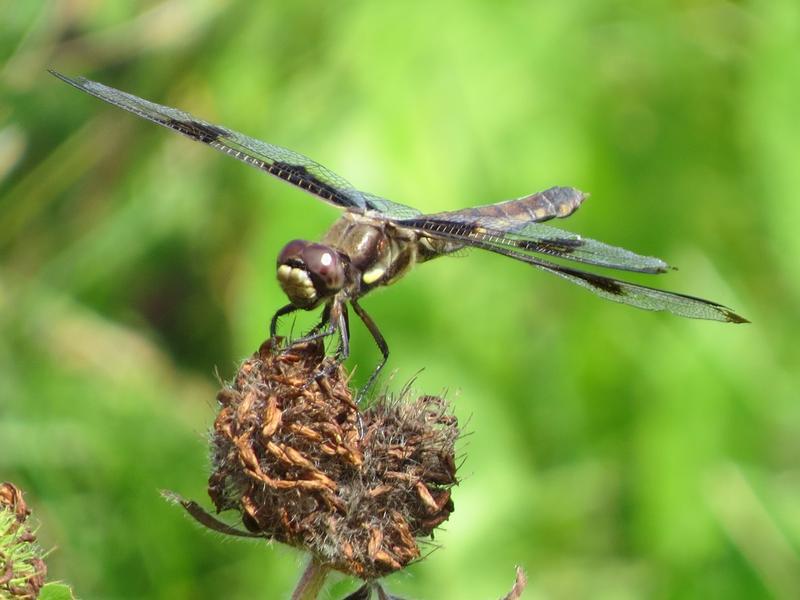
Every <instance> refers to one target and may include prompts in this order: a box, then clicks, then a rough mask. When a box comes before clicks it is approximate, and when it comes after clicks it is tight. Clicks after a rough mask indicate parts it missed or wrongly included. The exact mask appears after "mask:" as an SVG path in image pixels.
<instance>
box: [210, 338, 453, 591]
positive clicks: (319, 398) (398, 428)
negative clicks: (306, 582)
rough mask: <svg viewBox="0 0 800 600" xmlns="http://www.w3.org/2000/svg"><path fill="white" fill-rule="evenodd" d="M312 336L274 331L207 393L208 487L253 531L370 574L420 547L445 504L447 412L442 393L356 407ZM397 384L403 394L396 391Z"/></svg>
mask: <svg viewBox="0 0 800 600" xmlns="http://www.w3.org/2000/svg"><path fill="white" fill-rule="evenodd" d="M329 360H331V359H326V358H325V355H324V350H323V347H322V345H321V344H319V343H305V344H297V345H294V346H292V347H290V348H288V349H287V350H284V351H282V352H280V351H278V350H277V349H276V344H275V342H273V341H270V342H265V343H264V345H262V347H261V348H260V349H259V351H258V352H257V353H256V354H255V355H253V356H252V357H251V358H250V359H248V360H247V361H245V362H244V364H243V365H242V366H241V368H240V370H239V373H238V374H237V376H236V378H235V380H234V381H233V383H232V384H231V385H230V386H229V387H226V388H224V389H223V390H222V391H221V392H220V393H219V395H218V397H217V398H218V400H219V404H220V411H219V414H218V415H217V418H216V421H215V424H214V431H213V433H212V440H211V445H212V462H213V472H212V474H211V477H210V479H209V494H210V496H211V499H212V500H213V502H214V504H215V505H216V508H217V510H218V511H223V510H229V509H234V510H237V511H239V512H240V513H241V515H242V522H243V523H244V525H245V526H246V527H247V528H248V529H249V530H250V531H253V532H260V533H264V534H265V535H268V536H269V537H271V538H273V539H275V540H278V541H280V542H284V543H286V544H290V545H292V546H296V547H298V548H302V549H305V550H307V551H309V552H311V553H312V554H313V555H314V556H315V557H316V558H317V560H319V561H320V562H321V563H323V564H326V565H329V566H330V567H332V568H334V569H337V570H340V571H343V572H345V573H349V574H351V575H355V576H357V577H360V578H362V579H366V580H371V579H376V578H378V577H381V576H384V575H387V574H388V573H391V572H393V571H396V570H398V569H401V568H403V567H404V566H406V565H407V564H408V563H409V562H411V561H413V560H415V559H417V558H419V557H420V549H419V546H418V543H417V538H422V537H426V536H429V535H431V533H432V532H433V530H434V529H435V528H436V527H437V526H439V525H440V524H441V523H442V522H444V521H446V520H447V518H448V517H449V516H450V513H451V512H452V511H453V502H452V500H451V498H450V488H451V487H452V486H453V485H455V484H456V482H457V479H456V467H455V459H454V456H455V454H454V452H455V451H454V446H455V443H456V440H457V439H458V436H459V429H458V423H457V421H456V418H455V417H454V416H453V415H452V414H451V412H450V409H449V406H448V404H447V403H446V402H445V401H444V400H442V399H441V398H437V397H433V396H422V397H420V398H418V399H417V400H415V401H408V400H406V399H405V398H398V399H395V400H389V399H386V398H382V399H381V400H379V401H377V402H375V403H374V404H373V406H371V407H370V408H368V409H367V410H365V411H363V412H360V411H359V408H358V406H357V405H356V403H355V402H354V400H353V393H352V391H351V390H350V388H349V387H348V385H347V374H346V372H345V370H344V368H343V367H341V366H340V365H336V364H333V363H330V362H328V361H329ZM404 395H405V394H404Z"/></svg>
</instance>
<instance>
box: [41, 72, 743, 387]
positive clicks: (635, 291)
mask: <svg viewBox="0 0 800 600" xmlns="http://www.w3.org/2000/svg"><path fill="white" fill-rule="evenodd" d="M51 73H52V74H53V75H55V76H56V77H58V78H59V79H61V80H63V81H65V82H67V83H69V84H70V85H73V86H75V87H76V88H78V89H79V90H83V91H84V92H87V93H88V94H91V95H92V96H96V97H97V98H100V99H101V100H105V101H106V102H108V103H110V104H113V105H115V106H118V107H120V108H123V109H125V110H127V111H130V112H132V113H133V114H135V115H137V116H139V117H142V118H144V119H147V120H149V121H153V122H154V123H158V124H159V125H163V126H164V127H168V128H170V129H172V130H174V131H177V132H178V133H182V134H183V135H185V136H187V137H190V138H192V139H193V140H197V141H200V142H203V143H204V144H207V145H209V146H211V147H212V148H214V149H216V150H219V151H221V152H224V153H225V154H227V155H229V156H232V157H234V158H236V159H238V160H241V161H242V162H245V163H247V164H249V165H252V166H254V167H256V168H257V169H260V170H262V171H266V172H267V173H269V174H270V175H273V176H275V177H277V178H279V179H282V180H283V181H286V182H288V183H291V184H292V185H295V186H297V187H299V188H300V189H302V190H305V191H306V192H309V193H310V194H312V195H313V196H316V197H317V198H320V199H321V200H324V201H325V202H328V203H329V204H333V205H335V206H338V207H340V208H343V209H345V211H346V212H345V213H344V215H342V217H341V218H340V219H339V220H338V221H337V222H336V223H335V224H334V225H333V227H331V229H330V230H329V231H328V233H327V234H326V235H325V237H324V238H323V240H322V243H313V242H308V241H304V240H294V241H291V242H289V243H288V244H287V245H286V246H285V247H284V248H283V250H282V251H281V253H280V256H279V257H278V282H279V283H280V286H281V288H282V289H283V291H284V292H285V293H286V295H287V296H288V298H289V304H287V305H286V306H284V307H283V308H281V309H279V310H278V311H277V312H276V313H275V316H274V317H273V318H272V321H271V323H270V333H271V335H273V336H274V335H275V332H276V327H277V322H278V318H279V317H281V316H282V315H286V314H288V313H291V312H294V311H296V310H300V309H302V310H311V309H314V308H317V307H319V306H323V307H324V308H323V311H322V320H321V322H320V324H319V325H317V327H315V328H314V329H313V330H312V333H311V334H310V336H308V337H311V338H314V337H323V336H327V335H332V334H334V333H336V332H338V333H339V335H340V341H339V348H338V351H337V356H338V358H339V359H340V360H344V359H345V358H346V357H347V356H348V355H349V323H348V316H347V304H348V303H349V304H350V306H352V307H353V310H355V312H356V314H357V315H358V316H359V317H360V318H361V320H362V321H363V322H364V324H365V325H366V327H367V328H368V329H369V331H370V333H371V334H372V336H373V338H374V339H375V342H376V344H377V345H378V347H379V348H380V351H381V353H382V355H383V359H382V361H381V363H380V364H379V365H378V366H377V368H376V369H375V371H374V372H373V373H372V375H371V377H370V379H369V381H368V383H367V387H368V386H369V385H370V384H371V383H372V381H373V380H374V378H375V376H377V374H378V372H379V371H380V369H381V368H382V367H383V365H384V364H385V363H386V360H387V358H388V356H389V347H388V345H387V343H386V341H385V340H384V338H383V336H382V335H381V333H380V331H379V330H378V328H377V326H376V325H375V323H374V321H373V320H372V319H371V318H370V316H369V315H368V314H367V313H366V312H365V311H364V309H363V308H362V307H361V305H360V304H359V299H360V298H361V296H363V295H364V294H366V293H367V292H369V291H370V290H372V289H373V288H376V287H379V286H384V285H389V284H391V283H394V282H395V281H397V280H398V279H399V278H400V277H402V276H403V275H405V274H406V273H407V272H408V271H409V269H411V267H413V266H414V265H415V264H416V263H420V262H425V261H427V260H430V259H432V258H436V257H437V256H442V255H446V254H451V253H453V252H455V251H457V250H459V249H462V248H465V247H467V248H480V249H483V250H488V251H490V252H495V253H497V254H502V255H503V256H508V257H510V258H513V259H515V260H519V261H521V262H524V263H527V264H529V265H532V266H534V267H536V268H538V269H541V270H543V271H547V272H548V273H552V274H554V275H558V276H559V277H562V278H564V279H566V280H567V281H570V282H572V283H575V284H577V285H579V286H581V287H584V288H586V289H588V290H589V291H591V292H594V293H595V294H597V295H598V296H601V297H603V298H606V299H608V300H613V301H614V302H621V303H623V304H629V305H631V306H635V307H637V308H642V309H645V310H654V311H661V310H664V311H668V312H671V313H673V314H676V315H679V316H681V317H689V318H694V319H711V320H715V321H725V322H728V323H746V322H747V320H746V319H744V318H743V317H741V316H739V315H737V314H736V313H734V312H733V311H731V310H730V309H728V308H726V307H724V306H722V305H721V304H717V303H716V302H711V301H710V300H703V299H701V298H696V297H693V296H686V295H683V294H676V293H673V292H666V291H662V290H657V289H653V288H650V287H646V286H643V285H637V284H634V283H629V282H625V281H620V280H618V279H613V278H611V277H606V276H603V275H597V274H595V273H588V272H585V271H581V270H578V269H576V268H573V267H570V266H564V265H561V264H558V263H555V262H552V261H551V260H549V259H548V258H544V257H553V258H558V259H566V260H570V261H574V262H578V263H586V264H589V265H596V266H600V267H608V268H612V269H619V270H623V271H634V272H638V273H664V272H666V271H667V270H668V269H669V266H668V265H667V264H666V263H665V262H664V261H662V260H660V259H658V258H654V257H651V256H640V255H638V254H635V253H633V252H631V251H629V250H625V249H623V248H617V247H614V246H609V245H607V244H604V243H602V242H598V241H595V240H592V239H588V238H584V237H581V236H579V235H577V234H574V233H569V232H566V231H562V230H560V229H556V228H555V227H552V226H550V225H545V224H543V222H544V221H548V220H550V219H552V218H555V217H558V218H563V217H568V216H569V215H571V214H572V213H573V212H574V211H575V210H576V209H577V208H578V207H579V206H580V205H581V203H582V202H583V200H584V198H585V197H586V196H585V194H583V193H582V192H580V191H578V190H576V189H575V188H570V187H553V188H550V189H548V190H545V191H543V192H538V193H535V194H531V195H529V196H524V197H522V198H518V199H515V200H508V201H505V202H499V203H497V204H489V205H486V206H479V207H476V208H465V209H462V210H456V211H449V212H440V213H433V214H422V213H420V211H418V210H417V209H415V208H412V207H410V206H406V205H404V204H398V203H396V202H392V201H391V200H387V199H386V198H381V197H379V196H374V195H372V194H369V193H367V192H362V191H360V190H357V189H356V188H354V187H353V186H352V185H351V184H350V183H348V182H347V181H346V180H344V179H343V178H341V177H339V176H338V175H336V174H335V173H333V172H331V171H329V170H328V169H326V168H325V167H323V166H322V165H320V164H318V163H316V162H314V161H313V160H311V159H309V158H306V157H305V156H303V155H302V154H298V153H297V152H293V151H291V150H288V149H286V148H282V147H280V146H275V145H273V144H268V143H266V142H262V141H260V140H257V139H254V138H251V137H248V136H246V135H243V134H241V133H238V132H236V131H233V130H231V129H228V128H226V127H220V126H218V125H213V124H211V123H207V122H206V121H202V120H200V119H196V118H195V117H193V116H192V115H190V114H188V113H185V112H183V111H180V110H177V109H175V108H170V107H168V106H162V105H160V104H155V103H154V102H149V101H147V100H144V99H142V98H139V97H137V96H134V95H132V94H128V93H125V92H122V91H120V90H117V89H114V88H112V87H109V86H106V85H103V84H102V83H97V82H94V81H90V80H88V79H85V78H83V77H78V78H75V79H72V78H70V77H66V76H65V75H62V74H61V73H57V72H55V71H51Z"/></svg>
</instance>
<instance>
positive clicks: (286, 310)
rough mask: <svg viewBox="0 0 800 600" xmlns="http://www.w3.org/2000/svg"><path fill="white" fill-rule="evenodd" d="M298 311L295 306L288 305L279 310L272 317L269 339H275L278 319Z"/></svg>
mask: <svg viewBox="0 0 800 600" xmlns="http://www.w3.org/2000/svg"><path fill="white" fill-rule="evenodd" d="M296 310H298V308H297V307H296V306H295V305H294V304H287V305H286V306H282V307H281V308H279V309H278V310H277V311H276V312H275V314H274V315H272V320H271V321H270V322H269V337H271V338H274V337H275V332H276V331H277V330H278V319H280V318H281V317H283V316H284V315H288V314H291V313H293V312H294V311H296Z"/></svg>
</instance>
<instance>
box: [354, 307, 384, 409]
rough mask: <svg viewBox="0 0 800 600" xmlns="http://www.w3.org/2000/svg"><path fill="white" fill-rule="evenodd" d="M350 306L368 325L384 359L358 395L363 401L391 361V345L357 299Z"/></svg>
mask: <svg viewBox="0 0 800 600" xmlns="http://www.w3.org/2000/svg"><path fill="white" fill-rule="evenodd" d="M350 304H352V306H353V310H354V311H356V314H357V315H358V317H359V318H360V319H361V321H362V322H363V323H364V325H366V327H367V329H368V330H369V332H370V333H371V334H372V339H373V340H375V344H377V346H378V349H379V350H380V351H381V354H382V355H383V359H382V360H381V362H379V363H378V366H377V367H375V369H374V370H373V371H372V373H370V376H369V379H367V383H365V384H364V387H362V388H361V391H360V392H359V394H358V400H359V402H360V401H361V398H362V397H363V396H364V395H365V394H366V393H367V392H368V391H369V388H370V387H372V384H373V383H375V379H376V378H377V377H378V374H379V373H380V372H381V369H383V366H384V365H385V364H386V361H387V360H389V344H387V343H386V340H385V339H384V337H383V334H381V330H380V329H378V326H377V325H376V324H375V321H373V320H372V317H370V316H369V315H368V314H367V311H365V310H364V309H363V308H361V305H360V304H359V303H358V302H356V300H355V299H353V300H350Z"/></svg>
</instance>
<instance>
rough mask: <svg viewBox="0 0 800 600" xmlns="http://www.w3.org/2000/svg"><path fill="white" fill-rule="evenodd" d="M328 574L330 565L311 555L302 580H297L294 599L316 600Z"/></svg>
mask: <svg viewBox="0 0 800 600" xmlns="http://www.w3.org/2000/svg"><path fill="white" fill-rule="evenodd" d="M327 575H328V567H326V566H325V565H323V564H322V563H320V562H319V561H317V559H316V558H314V557H311V558H310V559H309V561H308V566H306V569H305V571H303V574H302V575H301V576H300V581H298V582H297V587H296V588H295V589H294V593H293V594H292V600H316V598H317V595H318V594H319V592H320V590H321V589H322V586H323V584H324V583H325V577H327Z"/></svg>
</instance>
